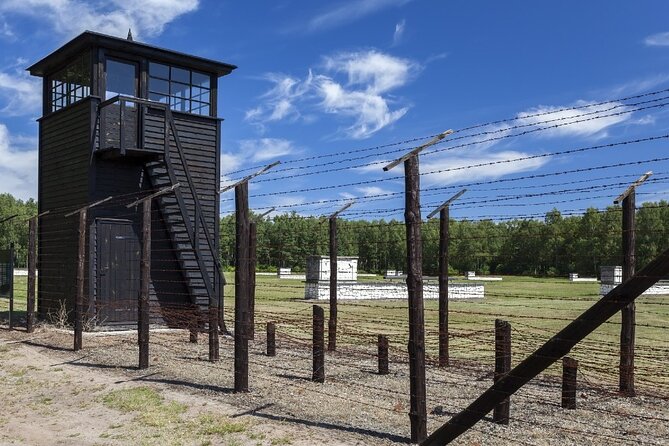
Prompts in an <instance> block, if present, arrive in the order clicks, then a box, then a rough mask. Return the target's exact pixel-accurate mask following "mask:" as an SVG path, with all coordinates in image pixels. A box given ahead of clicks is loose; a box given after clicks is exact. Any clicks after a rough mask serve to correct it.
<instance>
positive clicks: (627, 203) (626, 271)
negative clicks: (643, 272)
mask: <svg viewBox="0 0 669 446" xmlns="http://www.w3.org/2000/svg"><path fill="white" fill-rule="evenodd" d="M635 195H636V193H635V191H634V190H632V191H631V192H630V193H629V195H627V196H626V197H625V198H624V199H623V206H622V207H623V224H622V230H623V234H622V238H623V240H622V241H623V243H622V245H623V277H622V279H623V282H625V281H626V280H628V279H629V278H630V277H632V276H633V275H634V268H635V266H636V257H635V244H636V228H635V226H636V225H635V218H634V217H635V215H634V214H635V213H636V209H635V208H636V206H635V201H636V200H635ZM620 314H621V316H622V320H621V326H620V375H619V376H620V379H619V389H620V392H622V393H623V394H624V395H627V396H634V395H635V390H634V344H635V332H636V308H635V304H634V302H632V303H631V304H629V305H628V306H626V307H625V308H623V309H622V311H621V312H620Z"/></svg>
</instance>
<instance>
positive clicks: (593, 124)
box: [518, 101, 631, 137]
mask: <svg viewBox="0 0 669 446" xmlns="http://www.w3.org/2000/svg"><path fill="white" fill-rule="evenodd" d="M575 105H576V106H584V107H582V108H579V109H576V110H573V109H572V110H561V109H562V108H564V107H554V106H544V105H541V106H538V107H535V108H533V109H530V110H527V111H525V112H522V113H519V114H518V117H519V118H520V119H519V120H518V122H519V123H520V124H537V125H539V126H540V127H542V126H545V127H550V126H551V125H558V126H557V127H555V128H551V129H548V130H545V131H542V132H541V133H540V134H541V135H542V136H593V135H594V136H597V137H603V136H606V135H607V133H606V129H608V128H609V127H611V126H614V125H616V124H619V123H621V122H625V121H627V120H628V119H630V116H631V115H630V114H619V115H618V114H616V115H612V116H606V117H601V118H598V117H597V116H598V113H601V115H602V116H604V115H611V114H613V113H619V112H622V111H625V110H626V109H627V107H625V106H623V105H622V104H620V103H615V102H613V103H607V104H602V105H592V106H588V102H586V101H578V102H576V104H575ZM614 107H615V108H614ZM609 109H612V110H611V111H610V112H607V110H609ZM531 115H539V116H531ZM590 118H595V119H590ZM548 120H550V121H551V122H550V123H546V124H539V123H540V122H543V121H548ZM579 121H580V122H579Z"/></svg>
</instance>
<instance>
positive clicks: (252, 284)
mask: <svg viewBox="0 0 669 446" xmlns="http://www.w3.org/2000/svg"><path fill="white" fill-rule="evenodd" d="M256 231H257V229H256V223H255V222H254V221H252V222H250V223H249V301H248V305H249V308H248V310H247V314H248V318H249V321H248V331H247V335H248V340H249V341H252V340H253V339H254V338H255V333H256V328H255V308H256V260H257V259H256V245H257V243H258V239H257V233H256Z"/></svg>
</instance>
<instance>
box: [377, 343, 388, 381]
mask: <svg viewBox="0 0 669 446" xmlns="http://www.w3.org/2000/svg"><path fill="white" fill-rule="evenodd" d="M378 348H379V375H387V374H388V338H387V337H386V336H384V335H379V341H378Z"/></svg>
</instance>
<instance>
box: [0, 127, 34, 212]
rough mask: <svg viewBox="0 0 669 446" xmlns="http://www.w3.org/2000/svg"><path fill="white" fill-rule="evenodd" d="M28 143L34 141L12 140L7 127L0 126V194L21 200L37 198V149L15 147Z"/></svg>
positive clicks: (28, 139) (25, 139)
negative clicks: (4, 193) (0, 178)
mask: <svg viewBox="0 0 669 446" xmlns="http://www.w3.org/2000/svg"><path fill="white" fill-rule="evenodd" d="M29 141H33V142H34V139H31V138H14V137H12V136H11V135H10V133H9V130H8V129H7V126H5V125H4V124H0V177H2V181H1V182H0V192H8V193H10V194H12V195H13V196H15V197H17V198H20V199H23V200H25V199H28V198H35V197H37V149H36V147H35V146H31V147H29V148H23V149H19V148H18V147H17V146H20V145H22V144H21V143H22V142H23V143H27V142H29Z"/></svg>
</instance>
